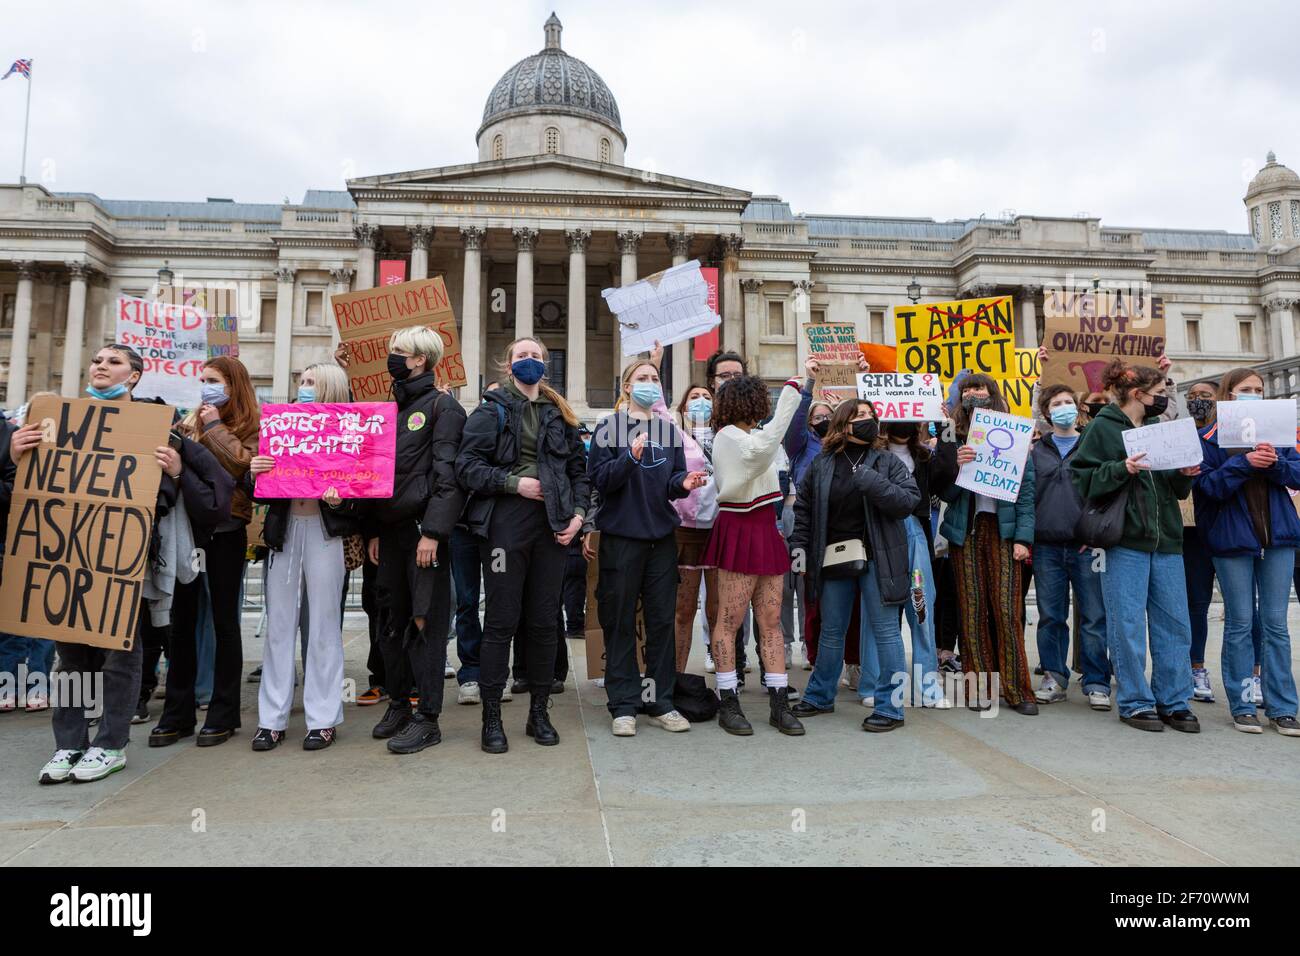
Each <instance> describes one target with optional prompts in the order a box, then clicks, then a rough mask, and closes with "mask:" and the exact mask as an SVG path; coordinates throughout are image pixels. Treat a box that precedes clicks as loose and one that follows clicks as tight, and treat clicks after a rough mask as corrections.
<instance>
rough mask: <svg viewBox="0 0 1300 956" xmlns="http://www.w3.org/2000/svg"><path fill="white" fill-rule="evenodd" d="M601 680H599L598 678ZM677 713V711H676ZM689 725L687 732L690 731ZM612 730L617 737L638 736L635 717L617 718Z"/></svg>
mask: <svg viewBox="0 0 1300 956" xmlns="http://www.w3.org/2000/svg"><path fill="white" fill-rule="evenodd" d="M597 680H599V678H597ZM674 713H676V711H674ZM689 729H690V727H689V725H688V726H687V730H689ZM610 730H612V731H613V732H614V736H615V737H635V736H636V718H635V717H615V718H614V723H613V724H612V725H611V727H610Z"/></svg>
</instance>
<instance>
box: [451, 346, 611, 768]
mask: <svg viewBox="0 0 1300 956" xmlns="http://www.w3.org/2000/svg"><path fill="white" fill-rule="evenodd" d="M546 357H547V356H546V347H545V346H544V345H542V343H541V342H539V341H537V340H536V339H533V338H522V339H516V340H515V341H513V342H511V343H510V345H509V346H507V348H506V352H505V356H504V361H503V363H502V371H503V372H505V373H507V377H506V378H505V380H504V381H503V382H502V384H501V387H500V388H497V389H494V390H492V391H489V392H486V393H484V395H483V403H482V404H481V405H479V407H478V408H476V409H474V411H473V413H472V414H471V415H470V417H469V421H467V422H466V423H465V436H464V439H463V441H462V442H461V446H460V454H459V455H458V456H457V458H456V474H457V477H458V478H459V479H460V483H461V485H463V486H464V488H465V489H466V490H467V491H468V492H469V493H470V495H471V498H470V502H469V505H468V507H467V508H466V509H465V525H466V527H467V528H468V529H469V531H470V533H471V534H473V535H474V536H475V537H476V538H477V539H478V540H479V553H480V555H481V557H482V560H483V584H484V606H485V608H486V612H485V616H484V619H483V645H482V655H481V672H482V673H481V678H480V684H481V692H482V703H483V737H482V747H483V750H484V752H485V753H494V754H498V753H505V752H506V751H507V750H508V749H509V744H508V742H507V740H506V734H505V728H504V727H503V726H502V724H501V692H502V690H503V689H504V688H505V685H506V679H507V677H508V676H509V657H510V638H511V636H512V635H514V633H515V629H516V628H517V627H518V626H519V620H520V615H521V613H522V614H523V617H524V619H525V620H526V621H527V630H526V633H525V634H520V635H519V639H520V640H526V641H527V642H528V643H527V648H528V653H527V659H528V684H529V693H530V695H531V703H530V706H529V708H528V722H527V723H526V724H525V726H524V732H525V733H526V734H527V735H528V736H530V737H532V738H533V739H534V740H535V741H536V742H537V743H539V744H541V745H542V746H553V745H555V744H558V743H559V742H560V736H559V734H558V733H556V731H555V727H554V726H552V725H551V721H550V719H549V717H548V716H547V708H548V707H549V705H550V696H551V681H552V679H553V678H554V670H555V642H556V628H555V615H556V613H557V612H558V611H559V606H560V593H561V588H562V585H563V582H564V566H565V551H566V549H567V548H568V546H569V544H570V542H572V541H573V539H574V538H575V537H576V536H577V535H578V533H579V532H580V531H581V530H582V519H583V517H584V516H585V515H586V513H587V507H588V504H589V500H590V489H589V485H588V481H587V453H586V449H584V447H583V444H582V439H581V437H580V436H579V434H578V424H579V423H578V416H577V415H576V414H574V411H573V409H572V408H570V407H569V403H568V402H566V401H565V400H564V398H563V397H562V396H561V395H560V394H559V393H558V392H557V391H555V389H553V388H551V387H550V386H549V385H547V384H546V380H545V378H546Z"/></svg>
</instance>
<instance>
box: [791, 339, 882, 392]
mask: <svg viewBox="0 0 1300 956" xmlns="http://www.w3.org/2000/svg"><path fill="white" fill-rule="evenodd" d="M803 331H804V334H805V335H806V336H807V337H808V357H809V358H812V359H816V360H817V366H818V367H817V387H818V388H819V389H821V388H848V389H850V393H852V390H853V389H856V387H857V374H858V356H859V355H861V354H862V351H861V350H860V349H859V348H858V330H857V327H856V326H855V325H854V324H853V323H852V322H810V323H809V324H807V325H805V326H804V327H803ZM884 371H888V370H884Z"/></svg>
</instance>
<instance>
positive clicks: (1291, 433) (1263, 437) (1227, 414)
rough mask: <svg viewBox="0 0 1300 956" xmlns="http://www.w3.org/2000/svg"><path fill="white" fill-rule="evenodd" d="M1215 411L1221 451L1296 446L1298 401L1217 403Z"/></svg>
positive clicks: (1270, 400) (1265, 400)
mask: <svg viewBox="0 0 1300 956" xmlns="http://www.w3.org/2000/svg"><path fill="white" fill-rule="evenodd" d="M1215 408H1216V411H1215V415H1216V417H1217V419H1218V422H1219V431H1218V434H1217V436H1216V437H1217V438H1218V441H1219V447H1220V448H1254V447H1255V446H1256V445H1258V444H1259V443H1260V442H1268V443H1269V444H1270V445H1275V446H1277V447H1280V448H1290V447H1291V446H1292V445H1294V444H1295V442H1296V413H1295V399H1294V398H1270V399H1262V400H1260V401H1255V402H1252V401H1244V402H1243V401H1240V400H1238V401H1235V402H1217V403H1216V404H1215Z"/></svg>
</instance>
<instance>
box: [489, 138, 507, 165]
mask: <svg viewBox="0 0 1300 956" xmlns="http://www.w3.org/2000/svg"><path fill="white" fill-rule="evenodd" d="M492 158H493V159H505V158H506V141H505V139H504V138H503V137H502V135H501V134H500V133H497V134H496V135H495V136H493V137H492Z"/></svg>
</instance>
